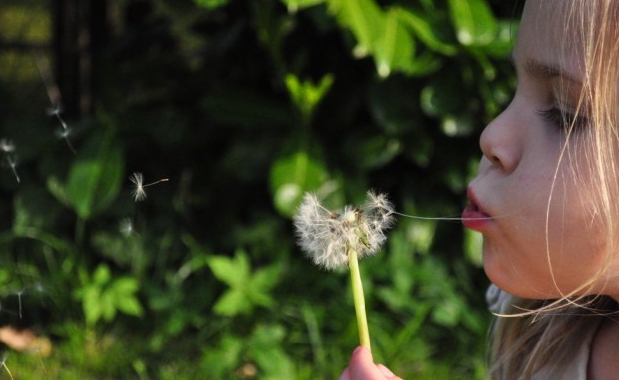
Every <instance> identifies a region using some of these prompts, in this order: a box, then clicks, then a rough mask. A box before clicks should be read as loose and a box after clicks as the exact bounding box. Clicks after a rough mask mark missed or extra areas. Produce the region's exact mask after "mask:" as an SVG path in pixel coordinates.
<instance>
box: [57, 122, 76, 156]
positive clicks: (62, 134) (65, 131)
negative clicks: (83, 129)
mask: <svg viewBox="0 0 619 380" xmlns="http://www.w3.org/2000/svg"><path fill="white" fill-rule="evenodd" d="M56 117H57V118H58V121H60V123H61V124H62V129H59V130H57V131H56V136H58V138H59V139H63V140H64V141H65V142H66V143H67V146H68V147H69V149H70V150H71V152H72V153H73V154H75V153H77V150H75V147H73V143H71V140H70V139H69V136H71V135H72V134H73V129H71V128H69V126H68V125H67V123H66V122H65V121H64V120H63V119H62V118H61V117H60V115H56Z"/></svg>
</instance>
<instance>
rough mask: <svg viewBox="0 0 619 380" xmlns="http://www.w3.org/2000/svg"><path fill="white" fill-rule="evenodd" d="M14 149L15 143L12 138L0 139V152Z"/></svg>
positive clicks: (10, 151)
mask: <svg viewBox="0 0 619 380" xmlns="http://www.w3.org/2000/svg"><path fill="white" fill-rule="evenodd" d="M14 151H15V144H13V141H12V140H8V139H0V152H3V153H13V152H14Z"/></svg>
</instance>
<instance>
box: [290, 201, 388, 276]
mask: <svg viewBox="0 0 619 380" xmlns="http://www.w3.org/2000/svg"><path fill="white" fill-rule="evenodd" d="M394 222H395V218H394V209H393V206H392V205H391V203H390V202H389V201H388V200H387V197H386V196H385V195H384V194H375V193H374V192H372V191H369V192H368V193H367V202H366V203H365V204H364V205H363V206H362V207H353V206H346V207H345V208H344V210H343V211H342V213H341V214H338V213H334V212H332V211H330V210H328V209H326V208H325V207H323V206H322V205H321V204H320V202H319V201H318V198H317V197H316V195H315V194H306V195H305V197H304V199H303V201H302V202H301V205H300V206H299V209H298V212H297V214H296V215H295V216H294V225H295V228H296V233H297V237H298V241H299V245H300V246H301V248H302V249H303V251H304V252H305V253H306V254H307V256H309V257H310V258H311V259H312V260H313V261H314V263H315V264H316V265H318V266H320V267H323V268H325V269H328V270H332V269H337V268H341V267H343V266H345V265H347V264H348V250H349V249H352V250H355V251H356V252H357V253H358V255H359V257H360V258H361V257H364V256H369V255H372V254H374V253H376V252H377V251H378V250H379V249H380V247H381V246H382V244H383V243H384V242H385V240H386V236H385V231H386V230H387V229H389V228H391V227H393V224H394Z"/></svg>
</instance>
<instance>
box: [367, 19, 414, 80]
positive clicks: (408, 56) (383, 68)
mask: <svg viewBox="0 0 619 380" xmlns="http://www.w3.org/2000/svg"><path fill="white" fill-rule="evenodd" d="M382 28H383V30H382V33H381V34H380V38H379V39H378V40H377V41H376V44H375V47H374V49H373V50H374V51H375V52H374V60H375V62H376V69H377V71H378V75H380V76H381V77H382V78H386V77H388V76H389V74H390V73H391V71H392V70H394V69H397V70H400V71H402V72H409V71H412V66H411V65H412V62H413V58H414V57H413V56H414V54H415V40H414V39H413V38H412V37H411V35H410V34H409V33H408V31H407V30H406V29H405V28H404V26H403V25H402V23H401V22H400V21H399V18H398V11H397V10H396V9H393V8H391V9H389V11H388V12H387V13H386V17H384V23H383V25H382Z"/></svg>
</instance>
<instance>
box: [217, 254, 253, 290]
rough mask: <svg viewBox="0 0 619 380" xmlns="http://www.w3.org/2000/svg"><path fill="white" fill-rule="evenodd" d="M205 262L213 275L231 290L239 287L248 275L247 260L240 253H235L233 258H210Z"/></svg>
mask: <svg viewBox="0 0 619 380" xmlns="http://www.w3.org/2000/svg"><path fill="white" fill-rule="evenodd" d="M207 262H208V266H209V267H210V268H211V271H213V275H214V276H215V277H216V278H217V279H218V280H219V281H221V282H223V283H225V284H227V285H229V286H230V287H232V288H237V287H241V286H242V285H243V284H244V283H245V282H246V281H247V277H249V275H250V268H249V260H248V259H247V255H246V254H245V253H244V252H242V251H237V253H236V255H235V256H234V258H230V257H228V256H212V257H209V258H208V261H207Z"/></svg>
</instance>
